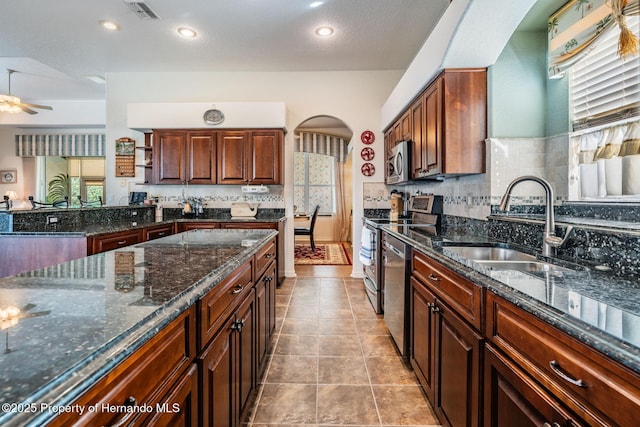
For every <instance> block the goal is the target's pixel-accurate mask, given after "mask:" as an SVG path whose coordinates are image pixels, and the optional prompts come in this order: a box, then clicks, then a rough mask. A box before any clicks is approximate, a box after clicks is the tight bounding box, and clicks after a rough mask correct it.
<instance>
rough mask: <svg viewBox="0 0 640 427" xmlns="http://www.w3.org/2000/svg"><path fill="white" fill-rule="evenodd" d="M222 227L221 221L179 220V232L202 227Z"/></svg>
mask: <svg viewBox="0 0 640 427" xmlns="http://www.w3.org/2000/svg"><path fill="white" fill-rule="evenodd" d="M216 228H220V223H219V222H202V221H201V222H179V223H178V232H182V231H189V230H201V229H216Z"/></svg>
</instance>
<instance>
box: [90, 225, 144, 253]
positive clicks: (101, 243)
mask: <svg viewBox="0 0 640 427" xmlns="http://www.w3.org/2000/svg"><path fill="white" fill-rule="evenodd" d="M140 242H142V230H130V231H122V232H120V233H111V234H104V235H101V236H95V237H92V238H91V239H88V240H87V243H88V245H87V246H88V247H87V252H88V254H90V255H93V254H98V253H100V252H106V251H110V250H113V249H118V248H124V247H125V246H130V245H135V244H137V243H140Z"/></svg>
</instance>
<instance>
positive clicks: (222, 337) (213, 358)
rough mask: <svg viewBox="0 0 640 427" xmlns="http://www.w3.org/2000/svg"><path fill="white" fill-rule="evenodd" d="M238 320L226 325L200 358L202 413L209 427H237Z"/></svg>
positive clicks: (203, 420)
mask: <svg viewBox="0 0 640 427" xmlns="http://www.w3.org/2000/svg"><path fill="white" fill-rule="evenodd" d="M235 330H236V318H235V316H231V318H230V319H229V320H228V321H227V322H226V323H225V324H224V326H223V328H222V329H221V331H220V333H219V334H218V335H217V336H216V337H215V338H214V339H213V340H212V341H211V344H210V345H209V346H208V347H207V349H206V350H205V351H204V352H203V354H202V356H201V357H200V359H199V362H200V371H201V375H202V380H201V381H202V388H201V394H200V405H199V407H200V412H201V420H202V424H203V425H204V426H207V427H234V426H235V422H234V419H235V417H236V411H235V410H234V408H233V402H234V400H233V390H234V387H235V384H236V378H235V375H234V374H235V372H234V366H235V365H236V363H235V362H234V359H233V356H234V355H233V339H234V337H235Z"/></svg>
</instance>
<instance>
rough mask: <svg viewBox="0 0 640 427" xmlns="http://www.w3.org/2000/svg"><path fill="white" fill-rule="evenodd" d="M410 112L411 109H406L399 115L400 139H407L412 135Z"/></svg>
mask: <svg viewBox="0 0 640 427" xmlns="http://www.w3.org/2000/svg"><path fill="white" fill-rule="evenodd" d="M412 123H413V121H412V114H411V111H409V110H408V111H407V112H406V113H404V114H403V115H402V117H400V140H401V141H408V140H410V139H411V135H412Z"/></svg>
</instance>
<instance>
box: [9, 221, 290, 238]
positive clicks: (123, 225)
mask: <svg viewBox="0 0 640 427" xmlns="http://www.w3.org/2000/svg"><path fill="white" fill-rule="evenodd" d="M285 220H286V217H281V216H277V217H265V218H232V217H231V216H228V217H219V218H180V219H168V220H165V221H159V222H140V221H119V222H106V223H103V224H93V225H86V226H84V227H82V228H78V229H76V230H74V231H57V230H56V228H55V226H51V227H50V230H48V231H38V232H35V231H17V232H11V233H0V236H2V235H6V236H86V237H93V236H99V235H101V234H109V233H118V232H121V231H129V230H138V229H142V228H146V227H153V226H160V225H164V224H173V223H176V222H178V223H181V222H189V223H193V222H220V223H222V222H225V223H229V222H237V223H252V222H273V223H277V222H282V221H285Z"/></svg>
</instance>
